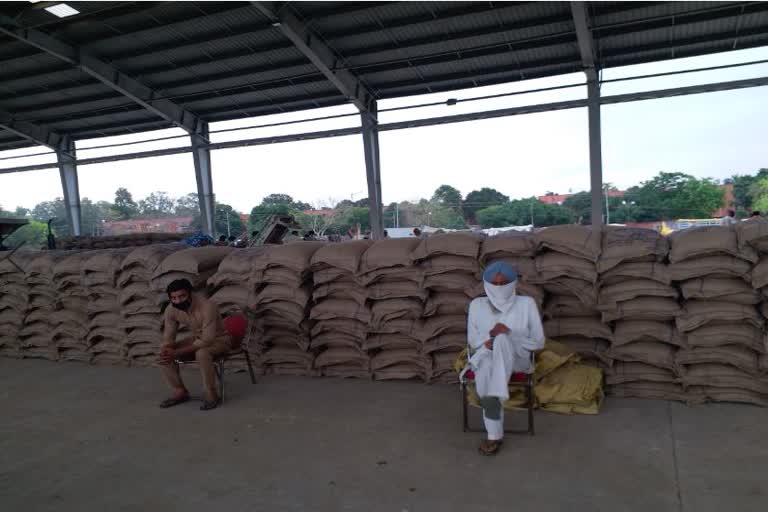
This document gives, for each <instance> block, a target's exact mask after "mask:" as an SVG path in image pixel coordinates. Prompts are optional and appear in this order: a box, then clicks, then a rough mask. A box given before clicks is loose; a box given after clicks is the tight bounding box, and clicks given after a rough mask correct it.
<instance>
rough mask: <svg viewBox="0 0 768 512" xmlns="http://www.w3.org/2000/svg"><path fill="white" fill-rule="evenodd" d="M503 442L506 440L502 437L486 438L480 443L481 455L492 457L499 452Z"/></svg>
mask: <svg viewBox="0 0 768 512" xmlns="http://www.w3.org/2000/svg"><path fill="white" fill-rule="evenodd" d="M502 444H504V441H502V440H501V439H499V440H497V441H491V440H485V441H483V442H482V443H480V447H478V449H477V451H479V452H480V455H485V456H486V457H490V456H492V455H496V454H497V453H498V452H499V449H500V448H501V445H502Z"/></svg>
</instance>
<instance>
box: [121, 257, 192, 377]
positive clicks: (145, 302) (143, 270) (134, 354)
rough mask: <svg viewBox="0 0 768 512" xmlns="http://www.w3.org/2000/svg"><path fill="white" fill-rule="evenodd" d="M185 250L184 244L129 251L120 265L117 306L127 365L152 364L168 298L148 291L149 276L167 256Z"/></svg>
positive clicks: (163, 291) (150, 278)
mask: <svg viewBox="0 0 768 512" xmlns="http://www.w3.org/2000/svg"><path fill="white" fill-rule="evenodd" d="M186 247H187V246H185V245H184V244H157V245H146V246H144V247H139V248H136V249H134V250H132V251H131V252H130V253H129V254H128V255H127V256H126V257H125V259H124V260H123V262H122V265H121V267H120V274H119V275H118V278H117V287H118V289H119V295H118V302H119V305H120V317H121V318H120V327H121V329H123V332H124V333H125V345H126V347H127V350H126V357H127V358H128V362H129V364H130V365H135V366H150V365H152V364H154V361H155V359H156V354H157V352H158V350H159V348H160V343H161V339H162V325H163V311H164V309H165V306H166V305H167V303H168V295H167V294H166V293H165V290H162V291H157V290H153V289H152V286H151V280H152V276H153V275H154V273H155V271H156V270H157V268H158V267H159V266H160V264H161V263H162V261H163V260H164V259H165V258H166V257H167V256H169V255H170V254H172V253H175V252H177V251H181V250H183V249H185V248H186Z"/></svg>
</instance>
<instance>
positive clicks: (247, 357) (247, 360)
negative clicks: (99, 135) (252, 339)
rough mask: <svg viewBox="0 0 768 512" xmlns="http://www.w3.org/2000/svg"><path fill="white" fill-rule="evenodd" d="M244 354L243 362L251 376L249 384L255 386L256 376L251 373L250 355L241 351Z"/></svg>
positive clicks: (245, 351)
mask: <svg viewBox="0 0 768 512" xmlns="http://www.w3.org/2000/svg"><path fill="white" fill-rule="evenodd" d="M243 354H245V362H246V363H247V364H248V373H250V374H251V384H256V375H255V374H254V373H253V365H252V364H251V355H250V354H249V353H248V351H247V350H243Z"/></svg>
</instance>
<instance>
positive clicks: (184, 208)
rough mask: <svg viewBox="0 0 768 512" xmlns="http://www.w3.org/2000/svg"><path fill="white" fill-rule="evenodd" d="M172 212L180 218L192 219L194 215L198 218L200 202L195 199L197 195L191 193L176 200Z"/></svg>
mask: <svg viewBox="0 0 768 512" xmlns="http://www.w3.org/2000/svg"><path fill="white" fill-rule="evenodd" d="M174 211H175V213H176V215H178V216H180V217H194V216H196V215H197V216H199V215H200V202H199V201H198V199H197V194H196V193H194V192H192V193H189V194H187V195H184V196H181V197H180V198H178V199H176V204H175V205H174Z"/></svg>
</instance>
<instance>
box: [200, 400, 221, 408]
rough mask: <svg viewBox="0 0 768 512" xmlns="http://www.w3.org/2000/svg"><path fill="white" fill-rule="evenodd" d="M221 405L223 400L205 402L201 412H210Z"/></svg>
mask: <svg viewBox="0 0 768 512" xmlns="http://www.w3.org/2000/svg"><path fill="white" fill-rule="evenodd" d="M220 405H221V398H217V399H216V400H211V401H208V400H203V405H201V406H200V410H201V411H210V410H211V409H215V408H217V407H218V406H220Z"/></svg>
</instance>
